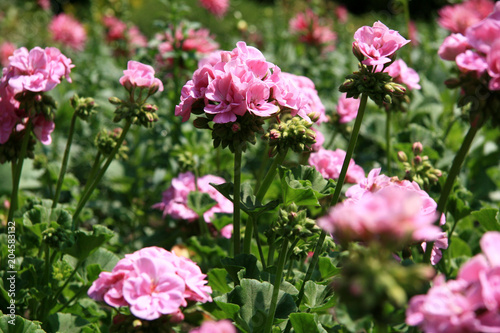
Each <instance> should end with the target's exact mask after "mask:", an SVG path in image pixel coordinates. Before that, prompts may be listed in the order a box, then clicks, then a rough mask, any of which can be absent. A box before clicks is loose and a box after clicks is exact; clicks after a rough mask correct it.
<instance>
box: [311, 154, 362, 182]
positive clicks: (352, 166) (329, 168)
mask: <svg viewBox="0 0 500 333" xmlns="http://www.w3.org/2000/svg"><path fill="white" fill-rule="evenodd" d="M345 155H346V152H345V151H343V150H342V149H337V150H335V151H333V150H327V149H319V150H318V151H317V152H314V153H311V155H310V156H309V164H310V165H311V166H313V167H315V168H316V170H318V171H319V172H320V173H321V174H322V175H323V177H324V178H326V179H338V178H339V176H340V170H341V169H342V164H343V163H344V159H345ZM364 178H365V172H364V171H363V168H361V167H360V166H359V165H357V164H356V163H355V162H354V160H353V159H351V161H350V162H349V167H348V168H347V175H346V182H348V183H357V182H359V181H361V180H363V179H364Z"/></svg>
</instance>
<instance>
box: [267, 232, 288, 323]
mask: <svg viewBox="0 0 500 333" xmlns="http://www.w3.org/2000/svg"><path fill="white" fill-rule="evenodd" d="M287 252H288V240H287V239H286V238H283V244H282V245H281V252H280V255H279V258H278V266H277V267H276V276H275V278H274V285H273V295H272V298H271V306H270V308H269V312H268V315H267V319H266V324H265V326H264V333H271V330H272V328H273V322H274V315H275V313H276V307H277V305H278V294H279V292H280V286H281V279H282V277H283V270H284V268H285V261H286V257H287Z"/></svg>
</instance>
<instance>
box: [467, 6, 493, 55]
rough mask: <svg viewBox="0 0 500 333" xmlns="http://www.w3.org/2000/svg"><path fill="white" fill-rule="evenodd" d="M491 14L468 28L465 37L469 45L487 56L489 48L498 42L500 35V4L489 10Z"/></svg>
mask: <svg viewBox="0 0 500 333" xmlns="http://www.w3.org/2000/svg"><path fill="white" fill-rule="evenodd" d="M491 9H492V11H493V12H492V13H491V14H490V15H489V16H488V17H486V18H485V19H484V20H480V21H478V22H477V23H476V24H474V25H472V26H470V27H469V28H468V29H467V30H466V32H465V36H466V37H467V40H468V42H469V44H470V45H471V46H472V47H473V48H475V49H476V50H477V51H479V52H482V53H484V54H488V52H489V51H490V48H491V46H492V45H493V43H494V42H495V41H497V40H498V35H499V34H500V3H497V4H496V5H495V7H494V10H493V7H492V8H491Z"/></svg>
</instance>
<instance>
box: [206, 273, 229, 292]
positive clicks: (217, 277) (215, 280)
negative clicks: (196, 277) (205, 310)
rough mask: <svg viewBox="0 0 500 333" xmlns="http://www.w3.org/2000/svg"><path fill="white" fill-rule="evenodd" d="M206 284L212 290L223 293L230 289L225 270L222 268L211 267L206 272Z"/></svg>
mask: <svg viewBox="0 0 500 333" xmlns="http://www.w3.org/2000/svg"><path fill="white" fill-rule="evenodd" d="M207 275H208V285H209V286H210V287H212V289H213V290H216V291H219V292H221V293H223V294H225V293H228V292H230V291H231V290H232V288H231V287H230V286H229V284H228V282H227V271H226V270H225V269H222V268H212V269H211V270H210V271H209V272H208V274H207Z"/></svg>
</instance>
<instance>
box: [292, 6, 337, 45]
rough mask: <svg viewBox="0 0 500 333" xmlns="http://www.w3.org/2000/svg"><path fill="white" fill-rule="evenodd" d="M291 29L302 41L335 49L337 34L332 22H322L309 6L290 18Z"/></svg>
mask: <svg viewBox="0 0 500 333" xmlns="http://www.w3.org/2000/svg"><path fill="white" fill-rule="evenodd" d="M289 29H290V32H291V33H292V34H294V35H297V36H298V37H299V40H300V41H301V42H302V43H306V44H309V45H314V46H320V47H324V48H325V51H334V50H335V41H336V40H337V34H335V32H333V31H332V29H331V24H329V23H328V22H327V23H325V22H322V20H321V19H320V17H319V16H318V15H316V14H315V13H314V12H313V11H312V10H311V9H309V8H307V9H306V11H305V12H302V13H298V14H297V15H296V16H295V17H293V18H292V19H291V20H290V22H289Z"/></svg>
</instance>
